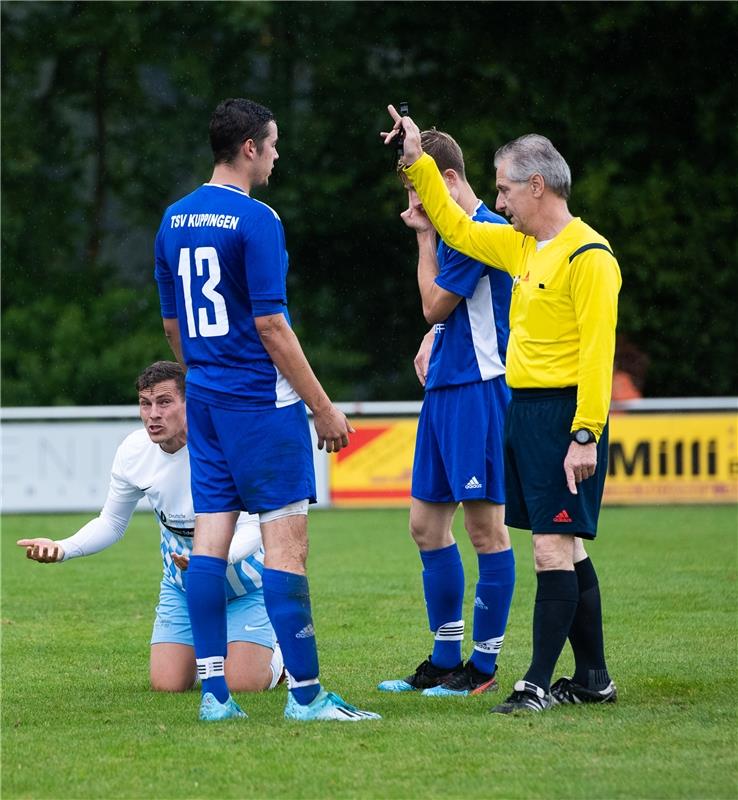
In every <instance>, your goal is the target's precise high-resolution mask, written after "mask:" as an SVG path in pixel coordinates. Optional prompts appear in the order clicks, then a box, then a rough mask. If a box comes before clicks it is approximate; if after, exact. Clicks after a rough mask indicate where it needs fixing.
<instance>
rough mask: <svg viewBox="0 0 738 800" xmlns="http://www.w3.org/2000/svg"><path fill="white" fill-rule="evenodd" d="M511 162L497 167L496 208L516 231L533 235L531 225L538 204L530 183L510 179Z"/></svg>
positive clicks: (501, 163)
mask: <svg viewBox="0 0 738 800" xmlns="http://www.w3.org/2000/svg"><path fill="white" fill-rule="evenodd" d="M508 171H509V161H508V160H507V159H505V160H503V161H501V162H500V164H499V166H498V167H497V202H496V203H495V208H496V209H497V211H498V212H499V213H500V214H504V215H505V216H506V217H507V218H508V219H509V220H510V224H511V225H512V226H513V228H515V230H516V231H520V232H521V233H526V234H528V233H531V231H530V223H531V222H532V217H533V216H534V215H535V212H536V208H537V206H536V203H535V201H534V198H533V194H532V192H531V188H530V181H529V180H525V181H514V180H511V179H510V178H508Z"/></svg>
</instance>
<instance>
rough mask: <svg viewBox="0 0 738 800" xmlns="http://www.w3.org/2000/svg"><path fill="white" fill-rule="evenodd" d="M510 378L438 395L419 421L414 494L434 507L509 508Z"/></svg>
mask: <svg viewBox="0 0 738 800" xmlns="http://www.w3.org/2000/svg"><path fill="white" fill-rule="evenodd" d="M509 401H510V390H509V389H508V388H507V384H506V383H505V376H504V375H500V376H498V377H497V378H493V379H492V380H489V381H480V382H479V383H467V384H463V385H461V386H449V387H446V388H443V389H433V390H431V391H429V392H427V393H426V395H425V400H424V401H423V407H422V409H421V411H420V418H419V419H418V434H417V438H416V441H415V458H414V461H413V479H412V490H411V494H412V496H413V497H415V498H417V499H418V500H425V501H426V502H429V503H461V502H464V501H465V500H486V501H488V502H490V503H500V504H502V503H504V502H505V478H504V466H503V462H504V457H503V444H502V437H503V430H504V422H505V413H506V411H507V406H508V403H509Z"/></svg>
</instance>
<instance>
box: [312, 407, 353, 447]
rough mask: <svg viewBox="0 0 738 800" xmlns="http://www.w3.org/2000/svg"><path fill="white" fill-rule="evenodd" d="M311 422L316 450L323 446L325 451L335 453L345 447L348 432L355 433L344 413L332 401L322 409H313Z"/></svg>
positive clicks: (347, 441) (347, 440)
mask: <svg viewBox="0 0 738 800" xmlns="http://www.w3.org/2000/svg"><path fill="white" fill-rule="evenodd" d="M313 424H314V425H315V433H316V435H317V437H318V450H322V449H323V447H325V451H326V453H337V452H338V451H339V450H342V449H343V448H344V447H347V446H348V443H349V434H350V433H356V431H355V430H354V429H353V428H352V427H351V424H350V423H349V421H348V420H347V419H346V415H345V414H344V413H343V412H342V411H339V410H338V409H337V408H336V407H335V406H334V405H333V404H332V403H331V404H329V405H327V406H326V407H325V409H323V410H322V411H317V412H316V411H313Z"/></svg>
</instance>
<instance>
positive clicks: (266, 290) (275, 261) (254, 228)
mask: <svg viewBox="0 0 738 800" xmlns="http://www.w3.org/2000/svg"><path fill="white" fill-rule="evenodd" d="M243 235H244V240H245V247H244V257H245V262H246V263H245V270H246V283H247V285H248V290H249V298H250V299H251V304H252V309H253V312H254V315H255V316H265V315H267V314H276V313H279V312H280V311H282V310H283V307H284V306H285V305H286V304H287V297H286V289H285V277H286V274H287V249H286V247H285V238H284V229H283V228H282V222H281V221H280V219H279V217H278V216H277V215H276V214H275V212H274V211H273V210H272V209H271V208H269V206H266V205H261V208H260V210H259V213H257V214H254V215H253V217H252V219H251V220H250V224H249V226H248V227H247V228H246V229H245V230H244V232H243Z"/></svg>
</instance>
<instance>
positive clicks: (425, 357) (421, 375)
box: [413, 328, 436, 386]
mask: <svg viewBox="0 0 738 800" xmlns="http://www.w3.org/2000/svg"><path fill="white" fill-rule="evenodd" d="M435 336H436V333H435V331H434V330H433V328H431V329H430V330H429V331H428V333H426V334H425V336H424V337H423V341H422V342H421V343H420V349H419V350H418V352H417V354H416V356H415V358H414V359H413V366H414V367H415V374H416V375H417V376H418V380H419V381H420V385H421V386H425V379H426V378H427V377H428V364H429V363H430V356H431V350H432V349H433V340H434V338H435Z"/></svg>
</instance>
